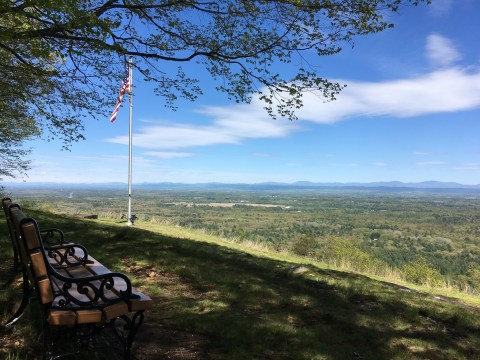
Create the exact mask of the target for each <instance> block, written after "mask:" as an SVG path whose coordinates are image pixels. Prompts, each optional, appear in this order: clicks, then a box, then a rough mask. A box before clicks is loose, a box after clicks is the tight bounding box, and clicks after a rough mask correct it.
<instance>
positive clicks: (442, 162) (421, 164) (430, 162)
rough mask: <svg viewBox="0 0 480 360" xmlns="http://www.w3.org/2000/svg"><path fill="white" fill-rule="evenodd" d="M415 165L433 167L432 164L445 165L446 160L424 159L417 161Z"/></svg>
mask: <svg viewBox="0 0 480 360" xmlns="http://www.w3.org/2000/svg"><path fill="white" fill-rule="evenodd" d="M415 165H417V166H422V167H431V166H439V165H445V162H444V161H437V160H433V161H422V162H417V163H416V164H415Z"/></svg>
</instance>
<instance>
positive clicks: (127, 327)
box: [2, 199, 152, 359]
mask: <svg viewBox="0 0 480 360" xmlns="http://www.w3.org/2000/svg"><path fill="white" fill-rule="evenodd" d="M4 200H5V199H4ZM7 202H8V201H7ZM3 203H6V202H5V201H2V205H8V206H7V208H8V211H7V212H8V217H7V223H8V222H10V224H9V230H10V231H11V240H12V241H13V242H14V248H15V246H16V249H17V256H18V261H19V263H20V265H21V266H20V267H21V269H22V274H23V282H24V286H23V299H22V304H21V305H20V309H19V310H17V312H16V316H17V318H15V319H13V318H12V319H11V320H10V322H11V324H13V323H14V322H16V321H17V320H18V318H19V317H20V316H21V315H22V314H23V312H24V310H25V307H26V304H28V303H29V302H30V301H31V299H32V297H31V296H30V294H31V293H32V291H33V292H34V293H35V297H36V300H37V301H38V303H39V305H40V308H41V318H42V330H43V339H44V358H45V359H54V358H55V359H57V358H59V357H62V356H63V355H71V353H68V352H66V353H62V351H64V350H60V351H59V349H62V347H61V346H57V345H58V344H59V342H60V341H61V340H62V339H65V336H63V335H65V334H66V333H70V334H71V338H72V339H75V341H71V342H72V343H73V342H75V344H72V345H74V350H69V351H74V352H81V351H82V350H84V348H85V347H88V346H91V345H92V344H93V343H94V342H95V341H96V339H97V338H99V337H100V336H101V335H102V334H105V332H106V331H110V332H113V331H112V330H115V332H114V333H116V334H118V339H120V340H121V344H122V345H121V346H122V348H123V357H124V358H125V359H129V358H130V355H131V347H132V344H133V340H134V337H135V334H136V332H137V331H138V328H139V327H140V325H141V324H142V322H143V318H144V311H145V310H147V309H148V308H149V307H151V305H152V300H151V299H150V298H149V297H148V296H147V295H145V294H142V293H141V292H139V291H138V290H135V289H134V288H133V287H132V285H131V282H130V280H129V278H128V277H127V276H126V275H124V274H122V273H118V272H111V271H110V270H109V269H107V268H106V267H105V266H104V265H102V264H101V263H99V262H98V261H97V260H96V259H94V258H93V257H92V256H90V255H89V254H88V252H87V249H86V248H85V247H83V246H81V245H79V244H73V243H67V242H65V241H64V238H63V237H61V241H57V242H56V243H53V244H52V243H50V244H49V245H48V246H46V245H45V244H44V240H43V238H42V235H41V232H40V229H39V227H38V224H37V222H36V221H35V220H34V219H32V218H29V217H27V216H26V215H25V214H24V213H23V211H22V210H21V208H20V207H19V206H18V205H16V204H12V203H10V204H3ZM50 232H51V231H50ZM48 233H49V232H48V231H47V232H45V233H44V234H45V236H47V237H48ZM14 256H15V255H14ZM12 320H13V321H12ZM7 325H10V324H9V323H7ZM97 342H98V341H97Z"/></svg>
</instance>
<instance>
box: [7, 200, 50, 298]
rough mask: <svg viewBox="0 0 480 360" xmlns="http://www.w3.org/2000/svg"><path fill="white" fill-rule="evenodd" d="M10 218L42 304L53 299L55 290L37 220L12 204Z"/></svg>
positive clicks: (25, 265)
mask: <svg viewBox="0 0 480 360" xmlns="http://www.w3.org/2000/svg"><path fill="white" fill-rule="evenodd" d="M9 213H10V218H11V221H12V225H13V227H14V230H15V232H16V234H17V235H18V236H17V239H16V240H17V246H18V249H19V253H20V258H21V261H22V266H23V267H24V270H25V271H28V275H29V278H30V281H32V283H33V285H34V287H35V288H36V290H37V295H38V298H39V300H40V302H41V304H48V303H51V302H52V301H53V290H52V286H51V282H50V279H49V277H48V273H47V264H46V262H45V257H44V254H43V246H42V241H41V237H40V231H39V229H38V225H37V222H36V221H35V220H34V219H32V218H28V217H26V216H25V214H24V213H23V211H22V210H21V209H20V207H15V206H10V208H9Z"/></svg>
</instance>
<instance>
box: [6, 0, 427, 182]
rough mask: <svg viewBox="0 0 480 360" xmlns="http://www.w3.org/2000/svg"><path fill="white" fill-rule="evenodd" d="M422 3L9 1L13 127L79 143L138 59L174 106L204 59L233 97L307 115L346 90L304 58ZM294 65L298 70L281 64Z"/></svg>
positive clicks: (192, 93)
mask: <svg viewBox="0 0 480 360" xmlns="http://www.w3.org/2000/svg"><path fill="white" fill-rule="evenodd" d="M420 2H425V3H428V2H429V0H255V1H254V0H52V1H50V0H48V1H47V0H0V72H1V75H2V76H1V77H0V85H1V86H0V106H1V107H2V109H4V110H5V109H7V111H6V112H2V114H1V117H0V121H2V125H1V127H2V129H6V128H7V127H6V125H5V124H18V125H16V126H17V127H22V126H24V127H25V129H26V128H28V129H30V131H25V132H24V135H25V136H32V135H36V134H39V133H40V132H43V134H44V135H45V136H46V137H49V138H60V139H62V140H63V143H64V145H65V146H67V147H68V146H69V144H71V143H72V142H74V141H77V140H80V139H83V135H82V131H83V126H82V123H83V121H84V119H85V118H87V117H88V118H92V117H93V118H105V117H106V116H105V114H106V113H108V110H110V108H109V107H108V106H111V105H112V104H113V102H114V101H115V94H116V92H117V89H116V87H117V86H118V84H119V81H120V79H121V77H122V76H123V72H124V63H125V60H126V57H128V56H130V55H132V56H135V57H136V60H135V62H134V66H135V68H136V71H138V72H139V73H140V74H142V76H143V77H144V79H145V80H146V81H152V82H154V83H155V91H156V92H157V93H158V95H160V96H161V97H163V98H164V99H165V103H166V105H167V106H172V107H174V106H175V100H177V99H178V97H184V98H186V99H189V100H195V99H196V98H197V97H198V96H199V95H201V94H202V88H201V84H200V83H199V79H198V77H197V76H196V75H197V74H196V73H195V72H194V71H191V68H192V67H191V66H188V64H189V63H195V64H197V65H199V66H202V67H203V68H204V69H205V70H206V71H208V72H209V74H210V75H211V77H212V78H213V79H215V80H217V81H216V84H217V90H218V91H222V92H225V93H226V94H227V95H228V96H229V98H231V99H232V100H234V101H237V102H249V101H250V100H251V98H252V95H253V94H258V96H259V97H260V99H261V100H263V101H264V103H265V109H266V111H267V112H268V113H269V114H270V115H271V116H272V117H275V116H283V117H288V118H289V119H295V109H297V108H299V107H301V106H302V94H303V93H304V92H306V91H310V92H312V91H313V92H316V93H318V94H319V96H321V97H322V98H324V99H326V100H332V99H334V98H335V96H336V95H337V94H338V93H339V91H340V90H341V88H342V85H340V84H337V83H334V82H331V81H329V80H328V79H326V78H324V77H322V76H321V74H318V71H317V69H316V68H315V67H314V66H311V65H310V64H309V63H308V61H306V59H305V58H304V57H303V54H306V53H308V54H312V53H315V54H316V56H326V55H332V54H335V53H338V52H340V51H341V49H342V47H344V46H348V45H353V40H354V38H355V37H356V36H358V35H366V34H370V33H375V32H379V31H382V30H385V29H387V28H389V27H392V26H393V24H392V23H391V22H390V20H391V17H390V14H391V13H392V12H397V11H398V9H399V8H400V7H401V6H407V5H418V3H420ZM294 61H295V63H294V64H298V66H296V67H295V69H296V70H295V72H294V73H293V74H292V73H283V72H280V71H278V69H279V68H278V67H276V66H272V65H273V64H277V63H291V62H294ZM166 62H169V63H176V64H177V67H176V70H175V71H173V72H172V71H170V70H168V71H167V70H165V68H166V67H165V66H164V64H165V63H166ZM170 68H171V67H169V69H170ZM189 70H190V71H189ZM18 109H20V110H18ZM26 124H28V126H27V125H26ZM32 126H33V127H32ZM15 131H16V130H14V131H13V133H15ZM0 166H1V165H0ZM4 174H5V173H4Z"/></svg>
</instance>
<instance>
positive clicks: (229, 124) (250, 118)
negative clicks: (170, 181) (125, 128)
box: [106, 104, 295, 150]
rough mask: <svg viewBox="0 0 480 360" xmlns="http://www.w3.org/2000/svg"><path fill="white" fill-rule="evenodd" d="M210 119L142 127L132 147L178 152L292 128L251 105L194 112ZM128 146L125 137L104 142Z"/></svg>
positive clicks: (282, 133)
mask: <svg viewBox="0 0 480 360" xmlns="http://www.w3.org/2000/svg"><path fill="white" fill-rule="evenodd" d="M198 112H199V113H201V114H202V115H206V116H208V117H209V118H212V119H213V122H212V123H211V124H210V125H203V126H197V125H177V124H168V123H164V124H161V125H155V126H145V127H143V128H141V129H140V131H139V132H138V133H136V134H134V135H133V137H134V139H133V142H134V144H135V146H136V147H139V148H144V149H152V150H158V149H181V148H189V147H197V146H209V145H218V144H240V143H242V142H243V141H245V140H247V139H254V138H272V137H284V136H287V135H288V134H289V133H290V132H292V131H293V130H294V129H295V124H294V123H291V122H288V121H286V120H277V121H274V120H272V119H271V118H270V117H268V115H266V113H265V111H264V110H263V109H262V108H261V107H258V106H255V105H253V104H250V105H246V104H244V105H237V106H233V107H213V106H212V107H205V108H202V109H201V110H199V111H198ZM106 141H108V142H112V143H117V144H128V136H117V137H114V138H110V139H106Z"/></svg>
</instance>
